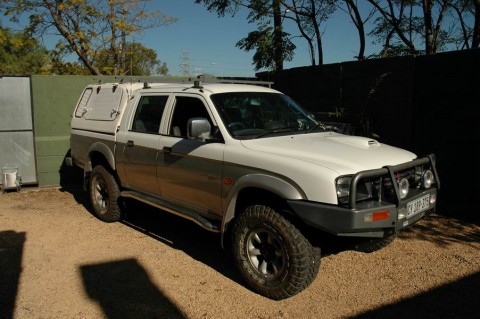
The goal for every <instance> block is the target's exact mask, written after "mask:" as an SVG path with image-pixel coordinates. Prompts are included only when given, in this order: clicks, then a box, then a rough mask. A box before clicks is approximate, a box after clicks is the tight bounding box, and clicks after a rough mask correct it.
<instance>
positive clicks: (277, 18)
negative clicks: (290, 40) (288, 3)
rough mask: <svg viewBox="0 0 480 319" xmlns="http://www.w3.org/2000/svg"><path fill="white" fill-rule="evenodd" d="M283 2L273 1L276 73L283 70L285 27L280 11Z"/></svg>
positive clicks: (279, 0)
mask: <svg viewBox="0 0 480 319" xmlns="http://www.w3.org/2000/svg"><path fill="white" fill-rule="evenodd" d="M280 3H281V0H273V3H272V8H273V46H274V60H275V71H281V70H283V36H282V33H283V27H282V13H281V11H280Z"/></svg>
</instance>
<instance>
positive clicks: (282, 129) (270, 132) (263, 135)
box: [255, 127, 297, 138]
mask: <svg viewBox="0 0 480 319" xmlns="http://www.w3.org/2000/svg"><path fill="white" fill-rule="evenodd" d="M284 132H297V130H294V129H293V128H289V127H284V128H279V129H276V130H272V131H268V132H265V133H262V134H259V135H257V136H255V138H259V137H265V136H267V135H272V134H278V133H284Z"/></svg>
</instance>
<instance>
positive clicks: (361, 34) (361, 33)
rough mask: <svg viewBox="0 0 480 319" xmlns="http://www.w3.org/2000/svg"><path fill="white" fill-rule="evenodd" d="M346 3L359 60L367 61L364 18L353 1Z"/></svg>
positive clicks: (348, 0)
mask: <svg viewBox="0 0 480 319" xmlns="http://www.w3.org/2000/svg"><path fill="white" fill-rule="evenodd" d="M479 1H480V0H479ZM345 2H346V3H347V7H348V9H349V10H348V11H349V12H350V17H351V18H352V20H353V23H354V24H355V27H356V28H357V32H358V40H359V41H360V48H359V50H358V55H357V59H358V60H365V29H364V26H363V21H362V17H361V16H360V11H358V7H357V6H356V4H355V2H353V0H345ZM352 12H353V14H352Z"/></svg>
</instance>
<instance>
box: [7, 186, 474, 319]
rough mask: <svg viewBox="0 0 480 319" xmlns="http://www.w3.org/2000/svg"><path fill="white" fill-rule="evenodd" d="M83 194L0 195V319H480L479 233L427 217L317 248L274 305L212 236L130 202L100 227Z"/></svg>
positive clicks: (59, 191)
mask: <svg viewBox="0 0 480 319" xmlns="http://www.w3.org/2000/svg"><path fill="white" fill-rule="evenodd" d="M88 207H89V206H88V204H87V199H86V194H85V193H84V192H83V191H82V190H80V189H68V190H65V189H63V190H62V189H57V188H42V189H38V188H35V189H26V188H24V189H22V190H21V191H20V192H18V193H17V192H8V193H6V194H0V318H17V319H23V318H29V319H30V318H95V319H97V318H111V319H113V318H150V319H151V318H409V319H412V318H480V302H479V301H480V299H479V296H480V226H478V225H475V224H470V223H466V222H462V221H460V220H455V219H452V218H446V217H443V216H441V215H437V214H434V215H431V216H429V217H428V218H426V219H424V220H422V221H421V222H419V223H417V224H415V225H413V226H412V227H410V228H409V229H406V230H404V231H403V232H402V233H401V234H400V236H399V237H398V238H397V239H396V240H395V241H394V242H393V243H392V244H391V245H389V246H388V247H386V248H384V249H382V250H379V251H377V252H374V253H370V254H366V253H360V252H356V251H353V250H336V249H335V248H334V247H333V246H329V245H332V244H331V243H325V246H324V247H322V249H323V251H324V255H323V258H322V263H321V267H320V273H319V275H318V277H317V278H316V280H315V281H314V282H313V284H312V285H311V286H310V287H309V288H308V289H306V290H305V291H303V292H301V293H300V294H298V295H296V296H294V297H292V298H289V299H286V300H282V301H273V300H269V299H266V298H264V297H262V296H259V295H257V294H255V293H253V292H252V291H250V290H249V289H248V288H246V286H245V285H244V284H243V282H242V280H241V278H240V277H239V275H238V273H237V272H236V270H235V268H234V266H233V265H232V263H231V261H230V258H229V256H228V254H227V253H226V252H224V251H223V250H222V249H221V248H220V245H219V236H218V235H217V234H213V233H209V232H207V231H204V230H202V229H201V228H199V227H198V226H196V225H195V224H193V223H191V222H188V221H184V220H181V219H179V218H177V217H175V216H172V215H169V214H166V213H163V212H160V211H155V210H152V209H148V208H146V207H144V206H140V205H138V206H137V205H135V206H134V208H133V209H132V213H131V214H130V215H129V217H128V218H127V220H126V221H124V222H119V223H111V224H109V223H103V222H101V221H99V220H98V219H97V218H95V217H94V216H93V215H92V214H91V213H90V212H89V210H88Z"/></svg>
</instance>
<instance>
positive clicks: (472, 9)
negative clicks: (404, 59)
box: [368, 0, 480, 55]
mask: <svg viewBox="0 0 480 319" xmlns="http://www.w3.org/2000/svg"><path fill="white" fill-rule="evenodd" d="M368 2H369V3H370V4H371V5H372V6H373V7H374V8H375V9H377V10H378V12H379V13H380V14H381V18H379V19H377V20H376V22H377V25H376V27H375V29H374V30H373V31H372V34H373V35H375V36H376V37H377V39H380V38H382V37H383V39H384V43H385V47H384V53H385V52H386V50H387V49H389V47H390V42H391V41H393V42H394V43H395V44H394V45H393V47H396V48H397V49H400V50H397V51H398V52H408V53H409V54H418V53H425V54H433V53H436V52H440V51H442V50H444V49H445V48H448V47H449V46H450V47H451V46H452V45H455V46H456V47H457V48H459V47H460V48H469V47H478V44H479V43H480V0H368ZM419 11H420V12H421V14H420V15H419V14H417V12H419ZM447 17H450V19H447ZM471 18H473V19H471ZM469 20H474V21H475V22H474V26H473V27H472V26H470V25H469V24H468V22H467V21H469ZM420 37H421V40H422V42H423V44H424V49H423V50H419V49H418V46H419V43H418V41H416V39H417V38H420ZM395 39H398V40H399V41H400V42H398V41H397V42H396V40H395ZM476 39H477V40H476ZM470 41H471V45H470ZM476 41H477V42H476ZM475 45H476V46H475ZM383 55H384V54H383Z"/></svg>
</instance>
